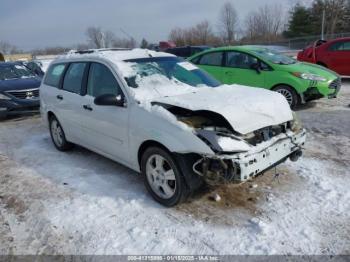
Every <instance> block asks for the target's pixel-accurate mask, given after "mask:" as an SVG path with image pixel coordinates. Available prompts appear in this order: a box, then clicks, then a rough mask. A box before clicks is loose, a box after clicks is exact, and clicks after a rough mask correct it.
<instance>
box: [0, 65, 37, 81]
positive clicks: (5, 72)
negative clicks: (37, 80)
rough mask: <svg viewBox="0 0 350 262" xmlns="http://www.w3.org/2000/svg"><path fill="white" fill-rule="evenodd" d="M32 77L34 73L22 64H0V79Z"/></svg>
mask: <svg viewBox="0 0 350 262" xmlns="http://www.w3.org/2000/svg"><path fill="white" fill-rule="evenodd" d="M28 77H34V75H33V74H32V73H31V72H30V71H29V70H28V69H27V68H26V67H25V66H22V65H14V64H9V65H4V66H0V79H1V80H10V79H18V78H28Z"/></svg>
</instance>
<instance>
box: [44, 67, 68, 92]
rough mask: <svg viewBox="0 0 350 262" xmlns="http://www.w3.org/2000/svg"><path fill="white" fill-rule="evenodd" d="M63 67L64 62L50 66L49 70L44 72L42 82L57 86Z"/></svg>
mask: <svg viewBox="0 0 350 262" xmlns="http://www.w3.org/2000/svg"><path fill="white" fill-rule="evenodd" d="M65 67H66V65H65V64H57V65H52V66H50V68H49V70H48V71H47V73H46V77H45V81H44V84H45V85H49V86H53V87H58V85H59V83H60V79H61V77H62V74H63V72H64V68H65Z"/></svg>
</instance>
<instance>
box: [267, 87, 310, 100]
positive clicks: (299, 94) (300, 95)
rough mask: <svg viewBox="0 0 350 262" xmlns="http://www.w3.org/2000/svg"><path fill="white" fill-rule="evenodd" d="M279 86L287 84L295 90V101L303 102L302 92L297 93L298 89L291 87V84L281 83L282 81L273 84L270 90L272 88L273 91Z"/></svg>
mask: <svg viewBox="0 0 350 262" xmlns="http://www.w3.org/2000/svg"><path fill="white" fill-rule="evenodd" d="M279 86H288V87H289V88H291V89H293V90H294V92H295V94H296V95H297V97H298V101H297V103H304V95H303V92H301V93H299V92H298V90H297V89H296V88H295V87H293V86H292V85H290V84H283V83H280V84H276V85H274V86H273V87H272V88H271V89H270V90H273V91H274V90H275V89H276V88H277V87H279Z"/></svg>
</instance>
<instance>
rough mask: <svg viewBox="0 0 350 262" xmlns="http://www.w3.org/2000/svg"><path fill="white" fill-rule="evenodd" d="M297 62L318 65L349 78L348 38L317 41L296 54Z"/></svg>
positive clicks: (349, 50)
mask: <svg viewBox="0 0 350 262" xmlns="http://www.w3.org/2000/svg"><path fill="white" fill-rule="evenodd" d="M298 60H299V61H305V62H309V63H314V64H318V65H321V66H324V67H327V68H329V69H331V70H333V71H335V72H337V73H338V74H339V75H341V76H342V77H350V37H347V38H338V39H334V40H329V41H324V40H318V41H316V42H315V43H314V44H313V45H311V46H308V47H306V48H305V49H304V50H303V51H300V52H299V53H298Z"/></svg>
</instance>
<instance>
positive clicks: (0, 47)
mask: <svg viewBox="0 0 350 262" xmlns="http://www.w3.org/2000/svg"><path fill="white" fill-rule="evenodd" d="M13 48H14V46H13V45H11V44H10V43H8V42H6V41H0V51H1V53H3V54H4V55H8V54H10V53H11V50H12V49H13Z"/></svg>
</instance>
